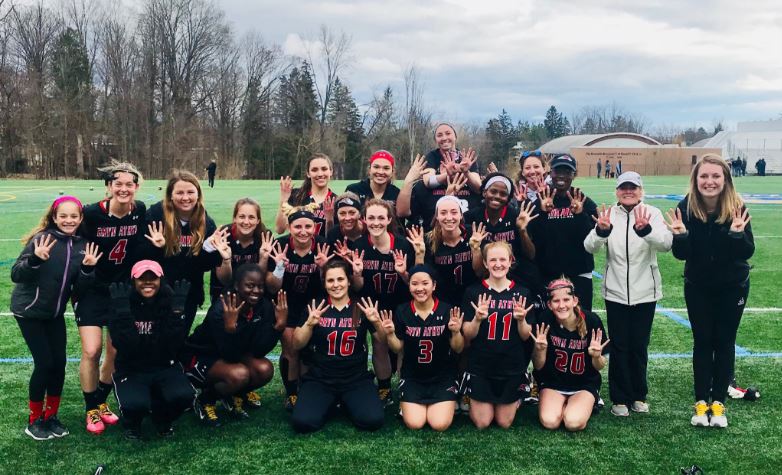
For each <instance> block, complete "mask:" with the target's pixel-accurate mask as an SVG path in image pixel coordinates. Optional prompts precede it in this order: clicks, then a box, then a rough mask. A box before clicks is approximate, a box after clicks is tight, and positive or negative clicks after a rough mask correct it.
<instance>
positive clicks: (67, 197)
mask: <svg viewBox="0 0 782 475" xmlns="http://www.w3.org/2000/svg"><path fill="white" fill-rule="evenodd" d="M66 201H73V202H74V203H76V206H78V207H79V210H81V208H82V205H81V201H79V199H78V198H76V197H75V196H71V195H65V196H60V197H59V198H57V199H56V200H54V203H52V209H57V207H58V206H60V204H62V203H65V202H66Z"/></svg>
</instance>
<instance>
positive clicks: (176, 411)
mask: <svg viewBox="0 0 782 475" xmlns="http://www.w3.org/2000/svg"><path fill="white" fill-rule="evenodd" d="M114 394H115V395H116V396H117V403H118V404H119V408H120V411H121V412H122V418H123V423H124V424H125V426H126V427H128V428H132V429H137V428H138V427H139V426H140V425H141V421H142V420H143V419H144V416H146V415H147V414H149V413H150V412H151V413H152V421H153V422H154V423H155V424H156V425H158V426H166V425H168V424H171V423H172V422H173V421H174V420H175V419H176V418H177V417H179V416H180V415H181V414H182V413H183V412H185V409H187V408H188V407H190V405H191V404H192V403H193V398H194V397H195V390H194V389H193V386H192V385H190V381H189V380H188V379H187V376H185V374H184V373H183V372H182V367H181V366H180V365H175V366H171V367H170V368H165V369H157V370H150V371H148V372H143V373H141V372H124V371H117V372H115V373H114Z"/></svg>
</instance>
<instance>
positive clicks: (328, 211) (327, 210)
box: [323, 196, 336, 222]
mask: <svg viewBox="0 0 782 475" xmlns="http://www.w3.org/2000/svg"><path fill="white" fill-rule="evenodd" d="M335 200H336V197H335V196H332V197H330V198H326V199H325V200H323V213H324V214H325V215H326V216H325V217H326V221H330V222H334V201H335Z"/></svg>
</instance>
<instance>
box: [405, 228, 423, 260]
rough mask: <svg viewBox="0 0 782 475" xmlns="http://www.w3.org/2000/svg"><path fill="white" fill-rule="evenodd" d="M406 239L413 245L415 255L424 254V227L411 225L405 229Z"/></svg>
mask: <svg viewBox="0 0 782 475" xmlns="http://www.w3.org/2000/svg"><path fill="white" fill-rule="evenodd" d="M407 241H408V242H409V243H410V244H412V245H413V250H414V251H415V255H416V256H422V255H424V254H426V244H425V243H424V229H423V228H422V227H421V226H411V227H410V228H409V229H408V230H407Z"/></svg>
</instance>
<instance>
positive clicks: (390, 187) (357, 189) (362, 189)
mask: <svg viewBox="0 0 782 475" xmlns="http://www.w3.org/2000/svg"><path fill="white" fill-rule="evenodd" d="M345 191H350V192H352V193H355V194H356V195H357V196H358V199H359V202H360V206H359V209H361V206H364V203H365V202H366V201H367V200H368V199H370V198H374V197H375V193H374V192H373V191H372V186H371V184H370V183H369V178H364V179H363V180H361V181H359V182H357V183H351V184H350V185H348V186H347V187H346V188H345ZM398 197H399V188H397V186H396V185H394V184H393V183H388V184H387V185H386V189H385V191H384V192H383V196H382V197H381V198H380V199H382V200H383V201H387V202H389V203H390V204H391V206H394V207H396V199H397V198H398Z"/></svg>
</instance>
